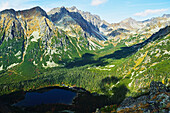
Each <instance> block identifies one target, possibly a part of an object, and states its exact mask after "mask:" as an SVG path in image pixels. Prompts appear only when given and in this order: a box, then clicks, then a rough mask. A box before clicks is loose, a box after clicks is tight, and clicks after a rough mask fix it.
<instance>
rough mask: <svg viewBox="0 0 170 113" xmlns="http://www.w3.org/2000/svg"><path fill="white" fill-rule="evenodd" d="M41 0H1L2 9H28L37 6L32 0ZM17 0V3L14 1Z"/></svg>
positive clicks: (0, 7)
mask: <svg viewBox="0 0 170 113" xmlns="http://www.w3.org/2000/svg"><path fill="white" fill-rule="evenodd" d="M35 1H40V0H0V11H1V10H4V9H10V8H13V9H15V10H20V9H27V8H30V7H32V6H35V5H34V4H33V3H32V2H35ZM14 2H15V3H14Z"/></svg>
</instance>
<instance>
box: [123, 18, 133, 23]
mask: <svg viewBox="0 0 170 113" xmlns="http://www.w3.org/2000/svg"><path fill="white" fill-rule="evenodd" d="M121 22H123V23H127V22H136V20H135V19H133V18H131V17H129V18H126V19H125V20H123V21H121Z"/></svg>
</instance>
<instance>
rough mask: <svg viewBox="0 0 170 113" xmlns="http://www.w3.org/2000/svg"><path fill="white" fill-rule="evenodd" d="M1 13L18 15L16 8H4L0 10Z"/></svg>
mask: <svg viewBox="0 0 170 113" xmlns="http://www.w3.org/2000/svg"><path fill="white" fill-rule="evenodd" d="M1 14H8V15H10V16H14V17H15V16H16V12H15V10H14V9H6V10H3V11H1V12H0V15H1Z"/></svg>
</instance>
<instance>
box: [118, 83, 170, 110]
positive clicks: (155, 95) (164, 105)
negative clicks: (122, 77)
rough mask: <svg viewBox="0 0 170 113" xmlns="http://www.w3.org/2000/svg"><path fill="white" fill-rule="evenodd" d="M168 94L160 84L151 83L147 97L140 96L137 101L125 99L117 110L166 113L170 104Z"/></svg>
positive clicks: (165, 88) (129, 98)
mask: <svg viewBox="0 0 170 113" xmlns="http://www.w3.org/2000/svg"><path fill="white" fill-rule="evenodd" d="M169 94H170V92H168V89H167V87H166V86H165V85H164V84H162V83H161V82H155V81H152V82H151V84H150V91H149V95H144V96H140V97H138V98H137V99H134V98H132V97H128V98H126V99H125V100H124V101H123V102H122V103H121V104H120V106H119V108H118V109H117V112H118V113H122V112H143V113H148V112H149V113H150V112H155V113H159V112H161V113H168V112H169V111H170V109H169V103H170V96H169Z"/></svg>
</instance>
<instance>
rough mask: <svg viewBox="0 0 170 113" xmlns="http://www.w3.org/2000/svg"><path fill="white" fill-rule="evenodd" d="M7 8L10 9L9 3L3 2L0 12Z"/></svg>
mask: <svg viewBox="0 0 170 113" xmlns="http://www.w3.org/2000/svg"><path fill="white" fill-rule="evenodd" d="M8 8H10V5H9V2H3V3H2V4H1V5H0V11H1V10H4V9H8Z"/></svg>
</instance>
